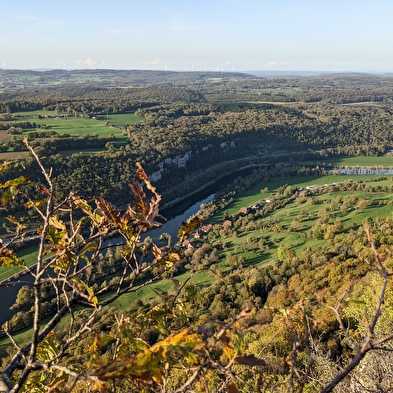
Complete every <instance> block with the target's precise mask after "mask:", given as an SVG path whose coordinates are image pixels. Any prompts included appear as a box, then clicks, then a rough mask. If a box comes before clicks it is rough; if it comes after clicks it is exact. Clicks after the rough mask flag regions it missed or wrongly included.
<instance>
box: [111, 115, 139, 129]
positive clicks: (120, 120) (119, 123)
mask: <svg viewBox="0 0 393 393" xmlns="http://www.w3.org/2000/svg"><path fill="white" fill-rule="evenodd" d="M103 119H104V120H105V121H109V123H111V124H113V125H114V126H116V127H119V128H121V127H125V126H127V125H130V124H135V123H138V122H140V121H142V120H143V119H142V118H140V117H138V116H135V114H134V113H119V114H116V115H108V116H103Z"/></svg>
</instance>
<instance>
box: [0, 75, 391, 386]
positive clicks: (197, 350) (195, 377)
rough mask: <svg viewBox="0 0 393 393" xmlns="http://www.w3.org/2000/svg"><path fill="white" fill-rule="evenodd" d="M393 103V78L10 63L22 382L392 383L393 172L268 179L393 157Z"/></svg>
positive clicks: (0, 98) (12, 344)
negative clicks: (273, 185)
mask: <svg viewBox="0 0 393 393" xmlns="http://www.w3.org/2000/svg"><path fill="white" fill-rule="evenodd" d="M392 99H393V78H391V76H390V75H368V74H338V75H334V74H326V75H324V74H322V75H317V76H312V77H298V76H287V77H283V76H280V77H265V78H261V77H256V76H253V75H246V74H240V73H219V72H217V73H202V72H198V73H196V72H195V73H194V72H190V73H172V72H157V73H155V72H147V71H128V72H126V71H121V72H120V71H119V72H117V71H109V70H108V71H104V70H90V71H75V72H69V71H64V70H57V71H50V72H49V71H48V72H27V71H26V72H24V71H0V133H1V135H2V138H0V147H1V151H2V152H4V153H11V152H14V153H16V152H28V156H26V158H23V159H18V160H13V161H10V162H5V163H4V165H2V167H1V172H0V182H1V188H0V189H1V198H0V201H1V206H2V212H1V217H0V220H1V224H2V231H3V235H5V233H6V232H9V233H8V234H7V242H6V241H5V240H3V243H2V247H1V249H0V250H1V251H0V260H1V262H2V264H3V267H4V268H5V267H19V268H24V269H27V271H28V273H29V274H30V275H31V277H32V282H31V283H28V282H26V283H25V285H24V286H22V288H21V289H20V291H19V292H18V295H17V297H16V300H15V304H14V305H13V307H12V309H13V310H14V312H15V314H14V316H13V317H12V319H11V320H10V321H9V322H7V323H6V324H4V325H3V328H2V335H3V337H4V339H3V340H6V337H8V339H9V341H3V342H4V343H6V344H4V345H6V347H7V349H6V350H5V351H3V354H2V362H3V371H2V378H3V379H2V381H3V382H4V384H5V385H6V388H5V390H4V391H48V389H51V390H52V391H59V392H63V391H64V392H66V391H70V390H72V389H75V391H79V392H87V391H102V392H109V391H115V392H121V391H129V392H141V391H145V392H149V391H150V392H194V391H195V392H238V391H241V392H289V391H290V392H314V391H315V392H317V391H323V392H329V391H332V390H333V389H335V390H334V391H337V392H363V391H370V392H388V391H390V390H391V389H392V386H393V385H392V384H393V381H392V379H391V375H392V370H391V346H392V329H391V313H392V309H391V302H390V298H391V296H392V283H391V280H390V276H391V269H392V260H391V255H392V252H393V248H392V246H393V243H392V242H393V221H392V219H391V214H386V212H387V211H389V210H388V209H390V206H392V204H393V200H391V198H390V194H391V190H392V188H391V186H390V185H388V184H389V180H388V178H383V179H379V178H376V180H379V181H381V184H383V185H379V184H378V185H374V184H373V183H372V182H366V181H362V182H360V181H359V182H353V181H349V182H341V183H339V184H337V183H333V182H332V183H331V184H328V185H325V186H324V187H314V188H312V187H311V188H309V189H307V190H304V189H302V188H300V187H291V186H289V185H288V184H283V185H281V186H280V187H279V188H278V189H277V190H276V191H275V192H274V193H273V194H271V193H269V190H268V187H269V184H270V183H269V182H271V181H274V180H275V179H293V178H295V177H299V178H303V177H316V178H317V177H318V176H322V175H326V173H327V169H328V168H327V167H326V168H325V167H323V166H320V165H318V166H316V165H314V164H313V163H312V162H315V161H316V160H318V161H321V160H322V162H323V160H327V159H330V158H332V157H348V156H353V157H360V156H366V157H375V158H377V157H381V156H388V155H389V154H391V150H392V149H393V136H392V133H391V127H392V125H393V117H392V110H393V109H392ZM45 112H47V113H48V112H51V113H52V112H55V115H54V116H56V117H58V118H59V119H61V120H62V121H65V122H67V121H68V119H74V120H75V119H78V121H79V119H80V122H81V123H80V124H85V123H83V121H84V119H85V120H91V119H95V121H96V122H99V123H97V124H104V123H105V126H107V127H110V130H112V131H110V132H111V133H108V134H104V133H103V134H101V135H98V134H94V133H93V134H90V133H89V132H86V134H85V135H82V136H81V135H77V134H73V133H72V132H70V133H59V132H57V131H55V130H54V129H51V127H52V126H51V125H50V124H54V123H51V121H52V120H51V119H50V118H49V117H48V118H45V116H46V115H45ZM130 113H131V114H133V115H135V116H136V117H137V118H138V119H140V120H138V121H135V122H133V123H132V124H124V125H122V126H115V125H112V124H110V122H109V120H108V119H109V115H112V116H114V115H120V114H130ZM43 121H45V122H46V123H47V124H44V123H43ZM69 121H70V120H69ZM48 124H49V125H48ZM75 124H76V123H75ZM89 124H90V123H89ZM86 130H88V128H86ZM118 135H121V137H122V138H123V139H124V141H125V142H124V141H123V142H122V143H120V142H119V136H118ZM92 149H94V153H91V152H90V153H88V150H92ZM69 151H73V153H72V154H69ZM244 168H247V169H249V173H250V175H249V176H245V177H243V178H237V179H236V180H235V181H234V182H232V183H231V184H229V185H228V186H227V187H226V188H224V189H222V190H220V191H219V192H217V193H216V195H215V199H214V200H213V201H212V202H211V203H208V204H206V205H205V206H203V208H202V209H201V211H200V212H199V213H198V216H196V217H191V218H190V220H189V221H188V222H184V223H183V226H182V227H181V228H180V229H179V232H178V239H172V237H171V236H170V235H168V234H167V233H163V234H162V238H161V240H162V241H164V242H165V245H163V244H160V245H157V244H155V242H154V241H153V240H152V239H151V238H150V237H149V236H148V235H149V232H148V230H150V229H152V228H156V227H157V226H159V221H160V219H161V218H162V217H160V214H159V208H160V205H164V204H167V203H169V202H171V201H172V202H173V201H178V200H180V199H182V198H183V199H184V198H185V199H187V197H188V196H189V195H190V194H192V193H193V192H194V191H195V190H196V189H200V188H203V186H204V185H206V184H211V183H214V182H215V181H217V180H218V179H221V178H222V177H223V176H225V175H228V174H231V173H233V177H234V178H235V177H236V173H237V172H238V171H239V169H244ZM253 169H254V170H253ZM252 170H253V171H252ZM376 180H375V181H376ZM390 180H391V179H390ZM261 182H263V183H264V184H266V187H265V188H266V190H261V191H260V193H261V194H262V195H264V196H265V197H264V199H263V202H260V201H258V203H256V204H254V205H253V206H248V207H247V208H244V209H245V211H238V212H236V213H233V212H231V213H229V212H228V211H229V210H227V209H229V207H230V206H231V204H233V203H234V201H235V200H236V198H238V197H239V196H241V195H242V193H245V192H247V190H250V189H251V188H252V187H253V186H255V185H258V184H260V183H261ZM116 206H117V207H116ZM280 212H287V214H285V213H282V216H280V215H279V214H280ZM378 212H381V213H380V214H379V213H378ZM276 214H277V215H276ZM292 214H293V216H291V215H292ZM277 217H281V218H277ZM145 232H147V236H146V235H145ZM32 233H34V235H35V237H34V241H33V243H34V244H37V243H36V242H39V243H38V245H37V246H36V248H37V250H38V255H37V256H36V257H35V259H36V263H35V265H34V267H33V266H31V265H27V262H26V261H25V260H23V259H22V258H21V257H20V256H19V252H20V250H21V249H22V250H23V244H24V243H25V242H26V243H28V245H29V246H30V245H31V243H32V241H31V239H29V240H28V241H27V236H28V235H31V234H32ZM114 235H116V236H121V237H122V239H123V240H122V242H120V243H116V244H110V239H111V238H112V237H113V236H114ZM287 236H288V237H287ZM291 236H292V237H291ZM295 238H296V239H302V244H303V243H304V244H303V245H302V247H301V248H300V246H299V244H298V240H296V244H292V243H290V241H291V240H287V239H295ZM9 239H11V240H9ZM108 239H109V245H108ZM238 239H242V240H240V241H239V240H238ZM235 244H236V245H235ZM271 250H274V256H272V255H273V254H271ZM253 261H254V262H253ZM261 261H263V262H261ZM204 282H206V283H208V285H206V284H204ZM1 285H2V286H5V285H9V283H8V282H7V281H5V282H3V283H2V284H1ZM149 287H152V288H153V289H152V291H153V293H154V296H153V297H151V296H150V297H147V296H146V293H145V292H144V291H145V290H146V288H149ZM127 296H129V297H127ZM123 297H125V298H126V299H127V301H125V303H126V304H124V303H122V300H121V299H122V298H123ZM26 328H27V329H29V328H30V329H31V332H32V333H31V334H30V337H29V338H26V336H25V338H24V339H20V340H19V338H18V339H16V338H15V337H17V335H18V334H19V332H21V331H22V329H26ZM3 348H4V347H3Z"/></svg>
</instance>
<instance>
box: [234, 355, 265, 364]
mask: <svg viewBox="0 0 393 393" xmlns="http://www.w3.org/2000/svg"><path fill="white" fill-rule="evenodd" d="M235 362H236V363H238V364H243V365H244V366H250V367H253V366H266V362H265V361H264V360H263V359H259V358H257V357H256V356H255V355H245V356H238V357H236V358H235Z"/></svg>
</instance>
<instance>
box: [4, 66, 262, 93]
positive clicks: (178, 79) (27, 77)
mask: <svg viewBox="0 0 393 393" xmlns="http://www.w3.org/2000/svg"><path fill="white" fill-rule="evenodd" d="M234 78H235V79H240V78H255V75H251V74H246V73H240V72H220V71H215V72H212V71H208V72H200V71H193V72H174V71H151V70H107V69H99V70H71V71H68V70H47V71H34V70H0V89H20V88H26V87H35V86H37V87H38V86H39V87H71V86H87V85H88V86H98V85H99V87H124V86H138V85H146V84H150V85H152V84H153V85H163V84H164V85H165V84H181V83H192V82H199V81H204V82H205V81H209V80H212V81H214V80H216V79H228V80H230V79H234Z"/></svg>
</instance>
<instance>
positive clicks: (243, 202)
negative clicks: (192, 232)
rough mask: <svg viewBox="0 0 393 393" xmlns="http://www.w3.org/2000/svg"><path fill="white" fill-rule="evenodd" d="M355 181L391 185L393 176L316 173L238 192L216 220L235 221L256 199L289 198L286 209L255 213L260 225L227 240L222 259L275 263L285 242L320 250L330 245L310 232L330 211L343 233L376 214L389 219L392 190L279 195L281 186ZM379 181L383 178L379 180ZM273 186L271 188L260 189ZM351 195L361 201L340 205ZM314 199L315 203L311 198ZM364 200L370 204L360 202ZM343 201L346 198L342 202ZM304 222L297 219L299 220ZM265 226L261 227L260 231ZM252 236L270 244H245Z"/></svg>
mask: <svg viewBox="0 0 393 393" xmlns="http://www.w3.org/2000/svg"><path fill="white" fill-rule="evenodd" d="M350 179H353V180H354V181H366V182H367V184H369V185H370V186H372V187H374V188H375V187H379V186H380V187H390V186H391V185H392V184H393V183H392V177H389V176H388V177H385V178H381V176H376V175H359V176H356V177H349V176H345V175H340V176H333V175H331V176H313V177H304V178H289V179H279V180H276V181H272V182H268V183H265V182H261V183H259V184H257V185H256V186H254V187H253V188H252V189H250V190H248V191H247V192H245V193H243V194H242V195H239V196H238V197H236V198H235V199H234V201H233V202H232V203H231V204H229V205H228V206H227V207H226V208H225V209H223V210H222V211H220V212H219V213H217V214H216V215H215V216H214V217H212V218H211V220H210V221H211V222H212V223H213V224H221V223H222V222H223V220H224V217H226V218H229V219H231V220H232V221H233V222H234V221H235V220H236V219H237V218H238V217H239V210H240V208H242V207H251V206H253V205H254V204H256V203H257V202H260V203H262V204H263V205H264V206H267V205H268V204H269V203H268V202H266V200H273V199H274V198H278V199H281V200H286V204H285V207H280V208H277V209H274V210H273V211H269V212H268V213H266V214H263V210H262V214H256V215H255V216H254V217H253V218H252V220H251V221H255V223H256V225H254V226H256V227H257V229H253V225H251V227H250V228H251V229H247V230H244V231H242V232H241V233H240V234H237V235H236V236H231V235H228V236H226V237H224V238H223V239H222V242H223V244H224V245H225V247H224V251H222V257H223V258H226V257H228V256H229V255H232V256H233V255H237V256H242V257H244V259H245V264H246V265H250V264H252V265H257V266H260V265H263V264H265V263H270V262H271V261H274V260H276V258H277V249H278V247H279V246H280V245H285V247H287V248H288V249H293V250H294V251H295V252H296V253H297V254H299V253H301V251H302V250H303V248H304V247H309V248H311V249H314V250H315V249H316V248H318V247H322V246H323V245H324V244H326V241H327V240H326V239H321V240H318V239H310V238H309V237H308V235H307V234H308V232H309V231H310V230H311V229H312V228H313V227H314V225H316V224H317V221H318V219H319V218H320V216H321V215H322V214H323V213H324V212H327V213H328V214H329V217H330V218H329V220H328V222H327V223H328V224H333V223H334V221H335V219H336V218H339V219H340V220H341V221H342V223H343V229H342V231H346V230H349V229H351V228H357V227H359V226H361V225H362V222H363V221H364V220H365V219H366V218H371V219H373V220H374V219H376V218H377V217H388V216H391V215H392V213H393V208H392V206H391V205H392V204H393V194H391V193H389V192H377V191H375V192H365V191H328V190H326V191H322V192H321V193H315V194H312V195H309V196H301V195H300V196H298V197H292V198H289V197H288V196H287V197H284V196H278V195H277V191H278V188H279V187H281V186H283V185H289V186H291V187H292V188H293V189H304V188H305V187H307V186H313V185H319V186H323V185H327V184H332V183H337V184H338V183H341V182H345V181H349V180H350ZM376 179H378V180H376ZM266 187H268V189H269V191H268V192H263V193H262V192H261V190H263V189H265V188H266ZM346 198H353V199H354V200H356V202H355V203H353V204H352V205H348V207H347V209H345V210H342V209H340V208H341V206H342V204H343V201H345V200H346ZM309 199H312V200H313V201H312V203H310V202H309V201H308V200H309ZM359 200H364V201H366V202H364V203H363V205H361V204H360V203H358V201H359ZM339 201H341V202H339ZM262 209H263V208H262ZM296 217H297V218H299V222H296V223H294V221H295V218H296ZM295 224H296V230H293V229H292V230H291V226H293V225H295ZM261 228H262V229H261ZM251 240H252V241H254V243H255V241H261V242H262V243H264V244H265V245H267V247H265V248H264V249H263V250H261V249H259V248H258V247H254V248H252V247H251V248H250V247H245V244H247V243H251Z"/></svg>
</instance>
